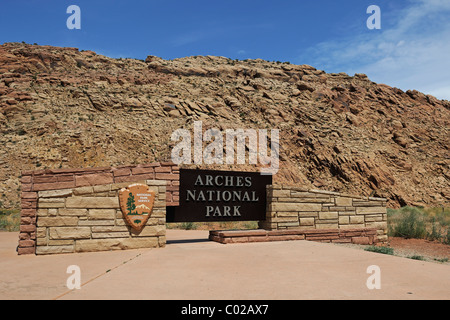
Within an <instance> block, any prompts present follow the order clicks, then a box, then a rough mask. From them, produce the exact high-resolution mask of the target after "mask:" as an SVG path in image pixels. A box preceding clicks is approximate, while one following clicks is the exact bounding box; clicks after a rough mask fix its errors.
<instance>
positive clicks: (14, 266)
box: [0, 230, 450, 300]
mask: <svg viewBox="0 0 450 320" xmlns="http://www.w3.org/2000/svg"><path fill="white" fill-rule="evenodd" d="M207 237H208V232H205V231H180V230H167V239H168V244H167V247H166V248H164V249H153V250H149V249H147V250H131V251H113V252H99V253H83V254H67V255H56V256H17V254H16V252H15V247H16V245H17V239H18V234H17V233H0V270H1V273H0V299H56V298H57V299H168V300H174V299H181V300H186V299H188V300H197V299H208V300H211V299H212V300H222V299H224V300H243V299H255V300H259V299H263V300H273V299H275V300H278V299H283V300H300V299H445V300H448V299H450V267H449V266H448V265H442V264H438V263H431V262H424V261H417V260H411V259H406V258H400V257H394V256H388V255H382V254H377V253H372V252H366V251H362V250H357V249H352V248H347V247H343V246H336V245H333V244H325V243H315V242H307V241H289V242H270V243H246V244H233V245H222V244H218V243H215V242H210V241H207V240H206V239H207ZM70 265H77V266H79V267H80V268H81V282H82V288H81V289H80V290H73V291H70V290H68V289H67V287H66V280H67V278H68V277H69V274H67V273H66V270H67V267H68V266H70ZM371 265H377V266H379V267H380V270H381V289H380V290H377V289H375V290H369V289H368V288H367V286H366V282H367V279H368V277H369V276H370V274H368V273H367V268H368V267H369V266H371Z"/></svg>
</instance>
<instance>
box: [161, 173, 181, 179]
mask: <svg viewBox="0 0 450 320" xmlns="http://www.w3.org/2000/svg"><path fill="white" fill-rule="evenodd" d="M156 180H180V175H179V174H173V173H157V174H156Z"/></svg>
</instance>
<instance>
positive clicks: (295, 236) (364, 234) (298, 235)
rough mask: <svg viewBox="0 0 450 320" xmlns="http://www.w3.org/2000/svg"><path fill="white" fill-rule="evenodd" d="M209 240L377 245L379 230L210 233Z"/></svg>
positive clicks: (234, 231) (224, 242) (223, 241)
mask: <svg viewBox="0 0 450 320" xmlns="http://www.w3.org/2000/svg"><path fill="white" fill-rule="evenodd" d="M209 239H210V240H213V241H216V242H220V243H223V244H228V243H246V242H270V241H291V240H307V241H316V242H333V243H354V244H375V243H377V242H378V240H377V229H374V228H359V229H307V230H301V229H291V230H232V231H220V230H219V231H210V232H209Z"/></svg>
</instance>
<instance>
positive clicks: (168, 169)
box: [155, 167, 172, 173]
mask: <svg viewBox="0 0 450 320" xmlns="http://www.w3.org/2000/svg"><path fill="white" fill-rule="evenodd" d="M155 172H156V173H171V172H172V168H171V167H157V168H155Z"/></svg>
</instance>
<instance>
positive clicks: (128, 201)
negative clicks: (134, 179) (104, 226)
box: [119, 184, 155, 231]
mask: <svg viewBox="0 0 450 320" xmlns="http://www.w3.org/2000/svg"><path fill="white" fill-rule="evenodd" d="M119 202H120V209H121V210H122V214H123V217H124V219H125V220H126V221H127V223H128V224H129V225H130V226H131V227H132V228H133V229H134V230H136V231H141V230H142V229H143V228H144V226H145V224H146V223H147V220H148V219H149V218H150V215H151V213H152V211H153V204H154V203H155V192H154V191H152V190H150V188H149V187H148V186H146V185H144V184H133V185H130V186H129V187H127V188H124V189H122V190H120V191H119Z"/></svg>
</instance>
